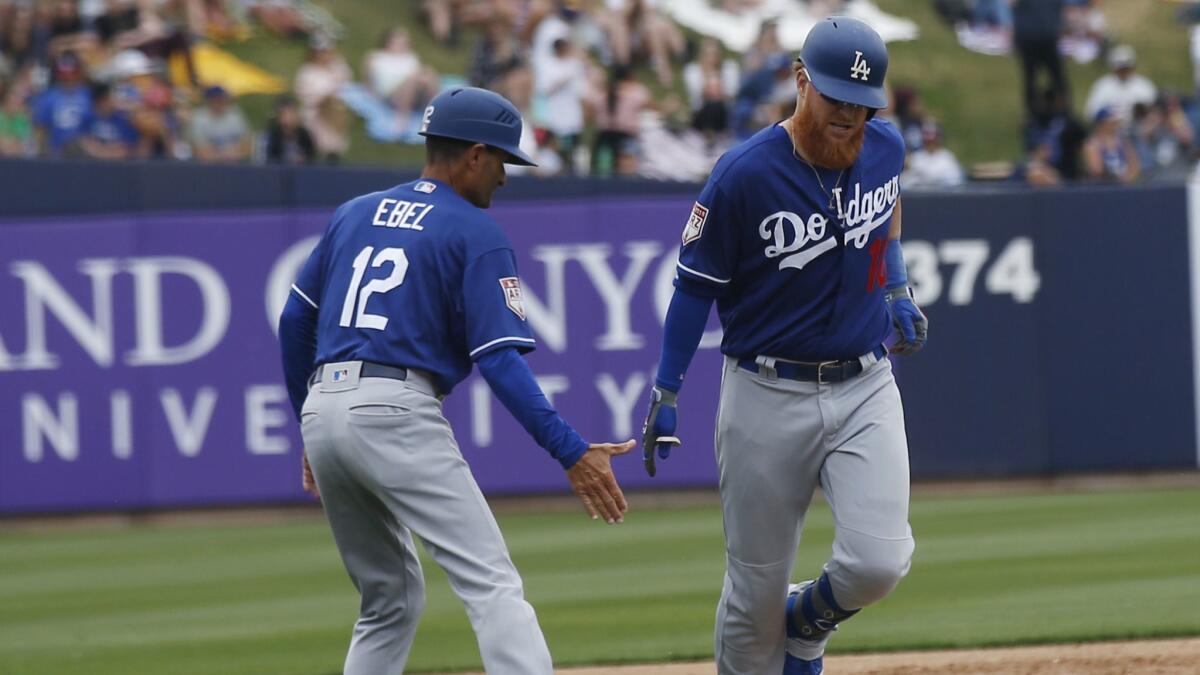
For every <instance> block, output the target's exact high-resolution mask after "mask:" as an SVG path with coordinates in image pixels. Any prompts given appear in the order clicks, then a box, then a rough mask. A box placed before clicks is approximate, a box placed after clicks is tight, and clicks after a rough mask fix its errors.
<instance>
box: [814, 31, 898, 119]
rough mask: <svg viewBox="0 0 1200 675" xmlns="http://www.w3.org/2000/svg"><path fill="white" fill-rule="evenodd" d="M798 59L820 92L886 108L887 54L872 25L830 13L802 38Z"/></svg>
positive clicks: (854, 102) (866, 105) (881, 39)
mask: <svg viewBox="0 0 1200 675" xmlns="http://www.w3.org/2000/svg"><path fill="white" fill-rule="evenodd" d="M800 60H802V61H804V68H805V70H807V71H808V79H809V80H811V81H812V83H813V85H815V86H816V88H817V91H819V92H821V93H822V94H824V95H826V96H828V97H830V98H834V99H837V100H839V101H844V102H846V103H853V104H855V105H861V106H865V107H867V108H874V109H879V108H886V107H887V93H886V92H885V91H884V89H883V78H884V76H885V75H887V67H888V53H887V47H886V46H885V45H884V44H883V38H881V37H879V33H876V32H875V30H874V29H873V28H871V27H870V26H868V25H867V24H865V23H863V22H862V21H859V20H858V19H851V18H850V17H848V16H831V17H829V18H828V19H825V20H824V21H821V22H819V23H818V24H817V25H815V26H813V28H812V30H811V31H809V32H808V36H807V37H806V38H804V46H803V47H802V48H801V49H800Z"/></svg>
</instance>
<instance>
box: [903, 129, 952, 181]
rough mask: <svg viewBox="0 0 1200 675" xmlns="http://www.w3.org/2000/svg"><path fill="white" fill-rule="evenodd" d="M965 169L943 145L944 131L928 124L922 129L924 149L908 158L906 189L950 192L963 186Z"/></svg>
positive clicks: (904, 174)
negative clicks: (947, 189)
mask: <svg viewBox="0 0 1200 675" xmlns="http://www.w3.org/2000/svg"><path fill="white" fill-rule="evenodd" d="M963 181H964V178H963V170H962V166H960V165H959V163H958V159H957V158H956V157H955V156H954V153H952V152H950V150H948V149H946V148H945V147H944V146H943V145H942V129H941V127H939V126H938V125H937V123H936V122H934V121H932V120H928V121H926V122H925V124H924V126H922V127H921V149H920V150H917V151H916V152H913V153H911V154H910V155H909V156H908V166H907V168H905V169H904V173H902V174H900V185H901V186H902V187H903V188H904V189H906V190H907V189H910V188H918V189H922V188H923V189H930V188H948V187H957V186H959V185H962V184H963Z"/></svg>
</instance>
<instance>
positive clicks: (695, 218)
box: [683, 202, 708, 246]
mask: <svg viewBox="0 0 1200 675" xmlns="http://www.w3.org/2000/svg"><path fill="white" fill-rule="evenodd" d="M707 220H708V207H707V206H704V205H703V204H701V203H700V202H696V203H695V204H694V205H693V206H692V215H690V216H688V221H687V225H686V226H684V228H683V245H684V246H687V245H688V244H690V243H692V242H693V241H696V240H697V239H699V238H700V233H701V232H703V231H704V223H705V221H707Z"/></svg>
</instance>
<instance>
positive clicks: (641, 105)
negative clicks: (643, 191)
mask: <svg viewBox="0 0 1200 675" xmlns="http://www.w3.org/2000/svg"><path fill="white" fill-rule="evenodd" d="M652 100H653V96H652V94H651V93H650V89H649V88H648V87H646V85H644V84H642V83H641V82H639V81H638V79H637V74H636V73H634V71H633V69H632V68H629V67H626V66H616V67H614V68H613V70H612V73H611V75H610V78H609V83H608V91H607V95H606V96H605V99H604V101H603V102H602V104H601V105H599V106H597V109H596V132H597V133H596V142H595V144H594V146H593V148H592V172H593V173H596V174H598V175H601V176H608V175H610V174H611V173H612V172H613V171H614V170H615V169H616V167H617V163H618V159H619V156H620V155H621V153H622V151H623V149H624V148H626V147H627V145H628V144H629V143H630V142H636V141H637V136H638V130H639V128H640V120H639V117H640V116H641V113H642V111H643V110H645V109H646V108H648V107H649V106H650V104H651V102H652Z"/></svg>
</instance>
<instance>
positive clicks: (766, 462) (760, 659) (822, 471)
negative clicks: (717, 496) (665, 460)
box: [715, 358, 913, 675]
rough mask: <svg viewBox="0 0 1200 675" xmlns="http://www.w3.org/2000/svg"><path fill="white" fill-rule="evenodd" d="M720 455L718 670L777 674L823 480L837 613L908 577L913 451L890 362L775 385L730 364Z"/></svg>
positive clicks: (809, 573) (805, 573)
mask: <svg viewBox="0 0 1200 675" xmlns="http://www.w3.org/2000/svg"><path fill="white" fill-rule="evenodd" d="M716 448H717V464H718V466H719V468H720V489H721V507H722V512H723V515H724V521H725V522H724V525H725V544H726V573H725V584H724V588H723V589H722V591H721V601H720V604H719V605H718V608H717V623H716V640H715V641H716V657H717V659H716V660H717V671H718V673H720V674H721V675H775V674H776V673H780V672H782V670H783V659H784V646H785V642H786V629H785V625H784V612H785V604H786V600H787V590H788V579H789V575H790V573H791V571H792V565H793V563H794V561H795V557H796V549H797V547H798V546H799V544H800V530H801V528H802V527H803V526H804V517H805V513H806V512H807V510H808V506H809V502H810V501H811V500H812V497H813V493H814V491H815V490H816V487H817V484H818V481H819V482H820V485H821V488H822V490H823V491H824V494H825V499H826V501H828V502H829V505H830V507H831V508H832V509H833V517H834V526H835V539H834V545H833V557H832V558H831V559H830V560H829V562H828V563H827V564H826V565H825V572H826V573H827V574H828V575H829V580H830V582H831V583H832V586H833V592H834V597H835V599H836V600H837V602H838V604H839V605H840V606H841V607H842V608H843V609H847V610H852V609H858V608H860V607H864V606H866V605H868V604H870V603H872V602H875V601H877V600H879V599H881V598H883V597H884V596H885V595H887V594H888V593H889V592H890V591H891V590H892V588H894V587H895V585H896V584H897V583H898V582H899V581H900V578H901V577H903V576H904V574H905V573H906V572H907V571H908V567H909V562H910V560H911V558H912V552H913V539H912V531H911V530H910V529H909V526H908V492H909V490H908V487H909V481H908V443H907V440H906V439H905V435H904V411H903V409H902V407H901V403H900V393H899V391H898V390H897V389H896V382H895V380H894V379H893V378H892V368H891V362H890V361H888V359H886V358H884V359H883V360H882V361H879V362H878V363H875V364H874V365H871V366H870V367H868V368H867V369H866V370H865V371H864V372H863V373H862V374H861V375H859V376H858V377H856V378H853V379H851V380H849V381H846V382H842V383H839V384H817V383H815V382H798V381H794V380H786V379H772V378H769V377H767V376H765V375H762V374H756V373H751V372H748V371H745V370H742V369H739V368H738V367H737V363H736V361H734V360H733V359H730V358H726V359H725V371H724V374H723V379H722V383H721V401H720V408H719V412H718V414H717V430H716ZM816 576H817V570H802V571H800V573H799V577H800V578H815V577H816ZM821 648H823V645H820V646H818V651H820V649H821ZM803 656H804V658H815V657H816V656H819V653H818V654H808V655H803Z"/></svg>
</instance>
